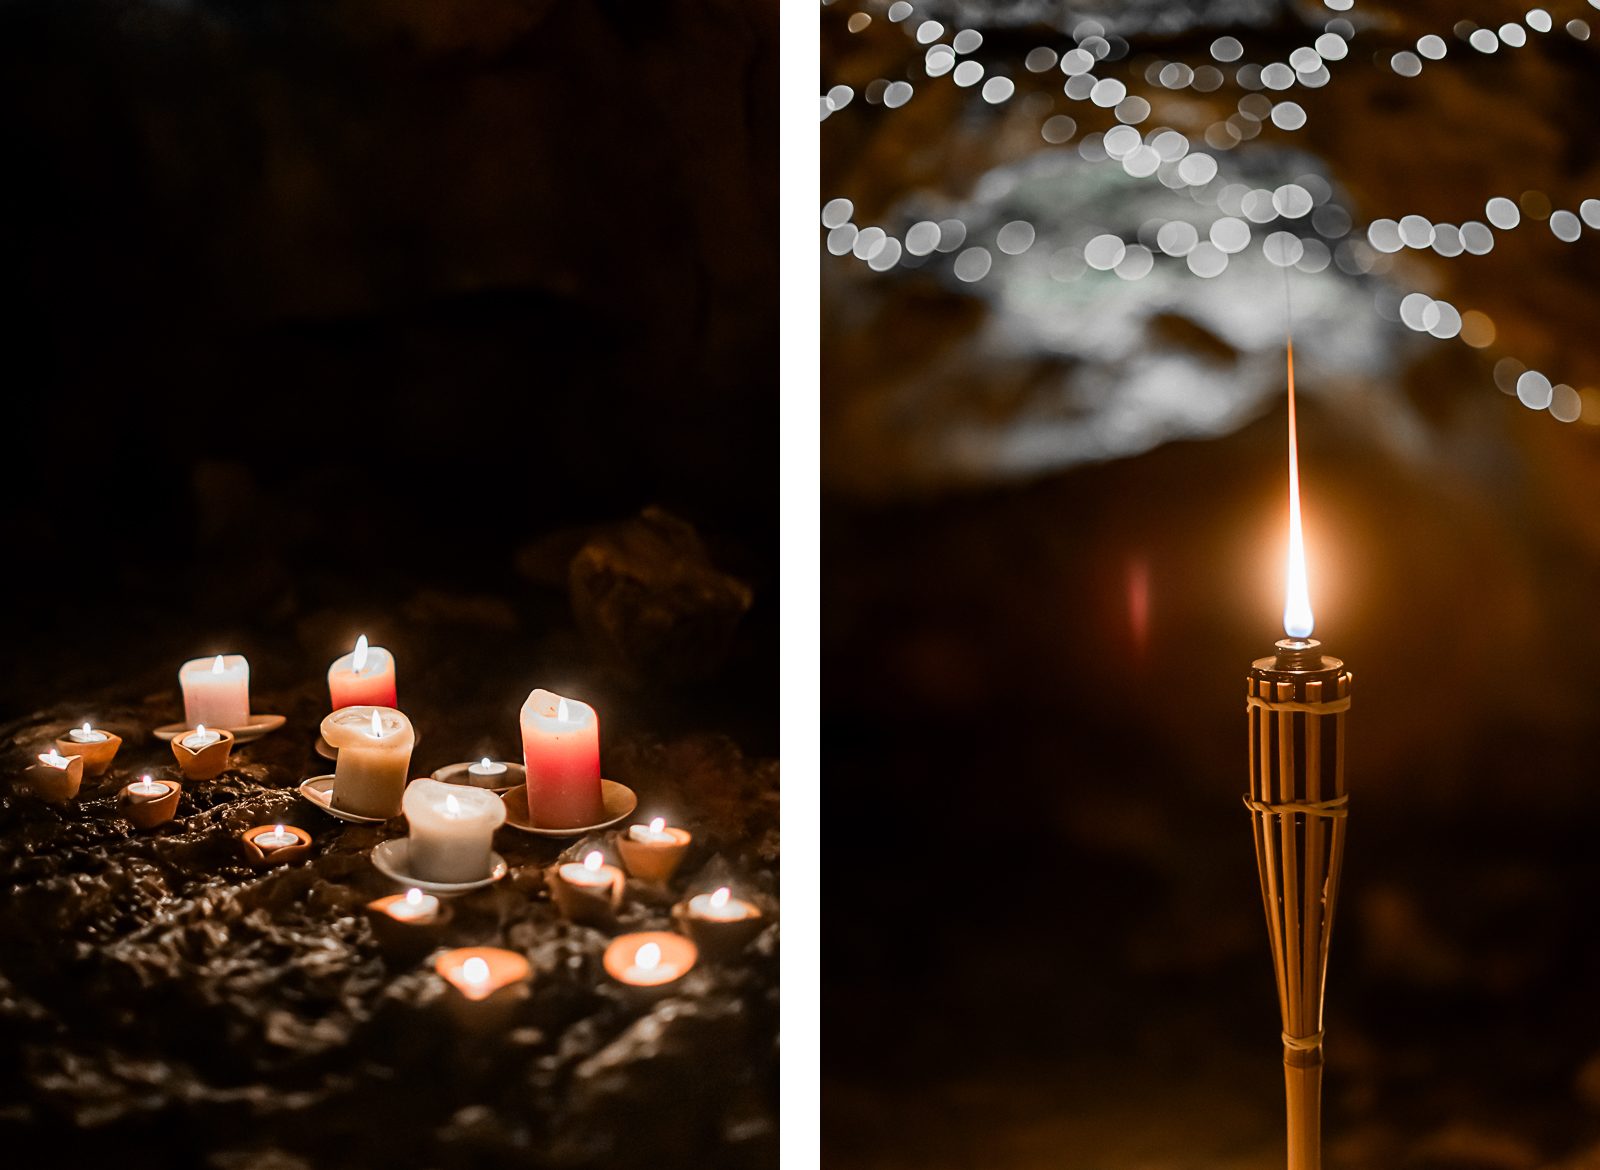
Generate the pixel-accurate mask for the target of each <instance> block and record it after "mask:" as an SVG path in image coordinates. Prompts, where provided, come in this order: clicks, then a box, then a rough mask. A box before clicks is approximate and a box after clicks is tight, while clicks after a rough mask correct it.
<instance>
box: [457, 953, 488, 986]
mask: <svg viewBox="0 0 1600 1170" xmlns="http://www.w3.org/2000/svg"><path fill="white" fill-rule="evenodd" d="M461 978H462V979H464V980H466V982H468V983H469V984H471V985H472V986H473V987H475V988H481V987H482V986H483V985H484V984H485V983H487V982H489V964H488V963H486V962H484V961H483V960H482V959H480V958H478V956H477V955H473V956H472V958H470V959H468V960H467V961H466V962H465V963H462V964H461Z"/></svg>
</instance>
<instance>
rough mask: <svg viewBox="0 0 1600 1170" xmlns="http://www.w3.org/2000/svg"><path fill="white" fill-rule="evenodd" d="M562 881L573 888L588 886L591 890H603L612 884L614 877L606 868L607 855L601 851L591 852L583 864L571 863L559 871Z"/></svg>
mask: <svg viewBox="0 0 1600 1170" xmlns="http://www.w3.org/2000/svg"><path fill="white" fill-rule="evenodd" d="M557 872H558V873H559V874H560V875H561V880H562V881H564V882H566V883H567V884H568V885H571V886H587V887H588V888H590V889H601V888H603V887H605V886H609V885H610V884H611V883H612V880H613V876H612V874H611V873H610V872H609V871H608V867H607V866H606V857H605V854H603V853H601V852H600V850H598V849H595V850H593V851H591V852H590V853H589V854H588V855H587V856H586V857H585V858H584V859H583V862H582V864H579V863H578V862H576V861H569V862H567V863H566V864H565V865H563V866H562V867H561V868H560V869H559V870H558V871H557Z"/></svg>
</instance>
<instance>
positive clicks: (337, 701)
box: [328, 634, 399, 711]
mask: <svg viewBox="0 0 1600 1170" xmlns="http://www.w3.org/2000/svg"><path fill="white" fill-rule="evenodd" d="M328 697H329V698H330V699H332V701H333V709H334V710H335V711H338V710H341V709H343V708H345V707H398V706H399V703H398V701H397V700H396V695H395V683H394V655H393V654H390V653H389V652H388V651H387V650H385V649H384V648H383V647H382V646H369V645H368V644H367V636H366V635H365V634H362V635H361V636H360V637H359V638H357V639H356V648H355V649H354V650H352V651H350V653H348V654H346V655H345V656H344V657H342V658H338V659H335V660H334V663H333V665H332V666H330V667H328Z"/></svg>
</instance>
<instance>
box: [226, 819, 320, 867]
mask: <svg viewBox="0 0 1600 1170" xmlns="http://www.w3.org/2000/svg"><path fill="white" fill-rule="evenodd" d="M239 838H240V840H241V841H243V842H244V847H245V853H246V855H247V856H248V857H249V858H250V860H251V862H252V863H254V864H255V865H258V866H260V865H283V864H286V863H288V862H290V861H294V860H296V859H298V858H301V857H304V856H305V855H306V854H308V853H310V852H311V834H310V833H308V832H306V831H305V830H304V829H302V828H298V827H297V826H294V825H256V826H255V827H254V828H251V829H246V830H245V831H244V832H243V833H241V834H239Z"/></svg>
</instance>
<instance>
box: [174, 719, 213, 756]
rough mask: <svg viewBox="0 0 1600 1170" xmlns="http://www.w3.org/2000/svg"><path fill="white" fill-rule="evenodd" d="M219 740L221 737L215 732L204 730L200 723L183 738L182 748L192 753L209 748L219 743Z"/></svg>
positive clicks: (204, 727)
mask: <svg viewBox="0 0 1600 1170" xmlns="http://www.w3.org/2000/svg"><path fill="white" fill-rule="evenodd" d="M221 739H222V736H220V735H218V734H217V733H216V732H215V731H208V730H206V725H205V724H204V723H202V724H200V725H199V726H198V727H196V728H195V729H194V730H193V731H191V732H190V733H189V734H188V735H186V736H184V737H183V746H184V747H186V748H188V749H189V750H190V751H192V752H197V751H199V750H200V749H201V748H203V747H210V746H211V745H212V744H214V743H217V742H219V741H220V740H221Z"/></svg>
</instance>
